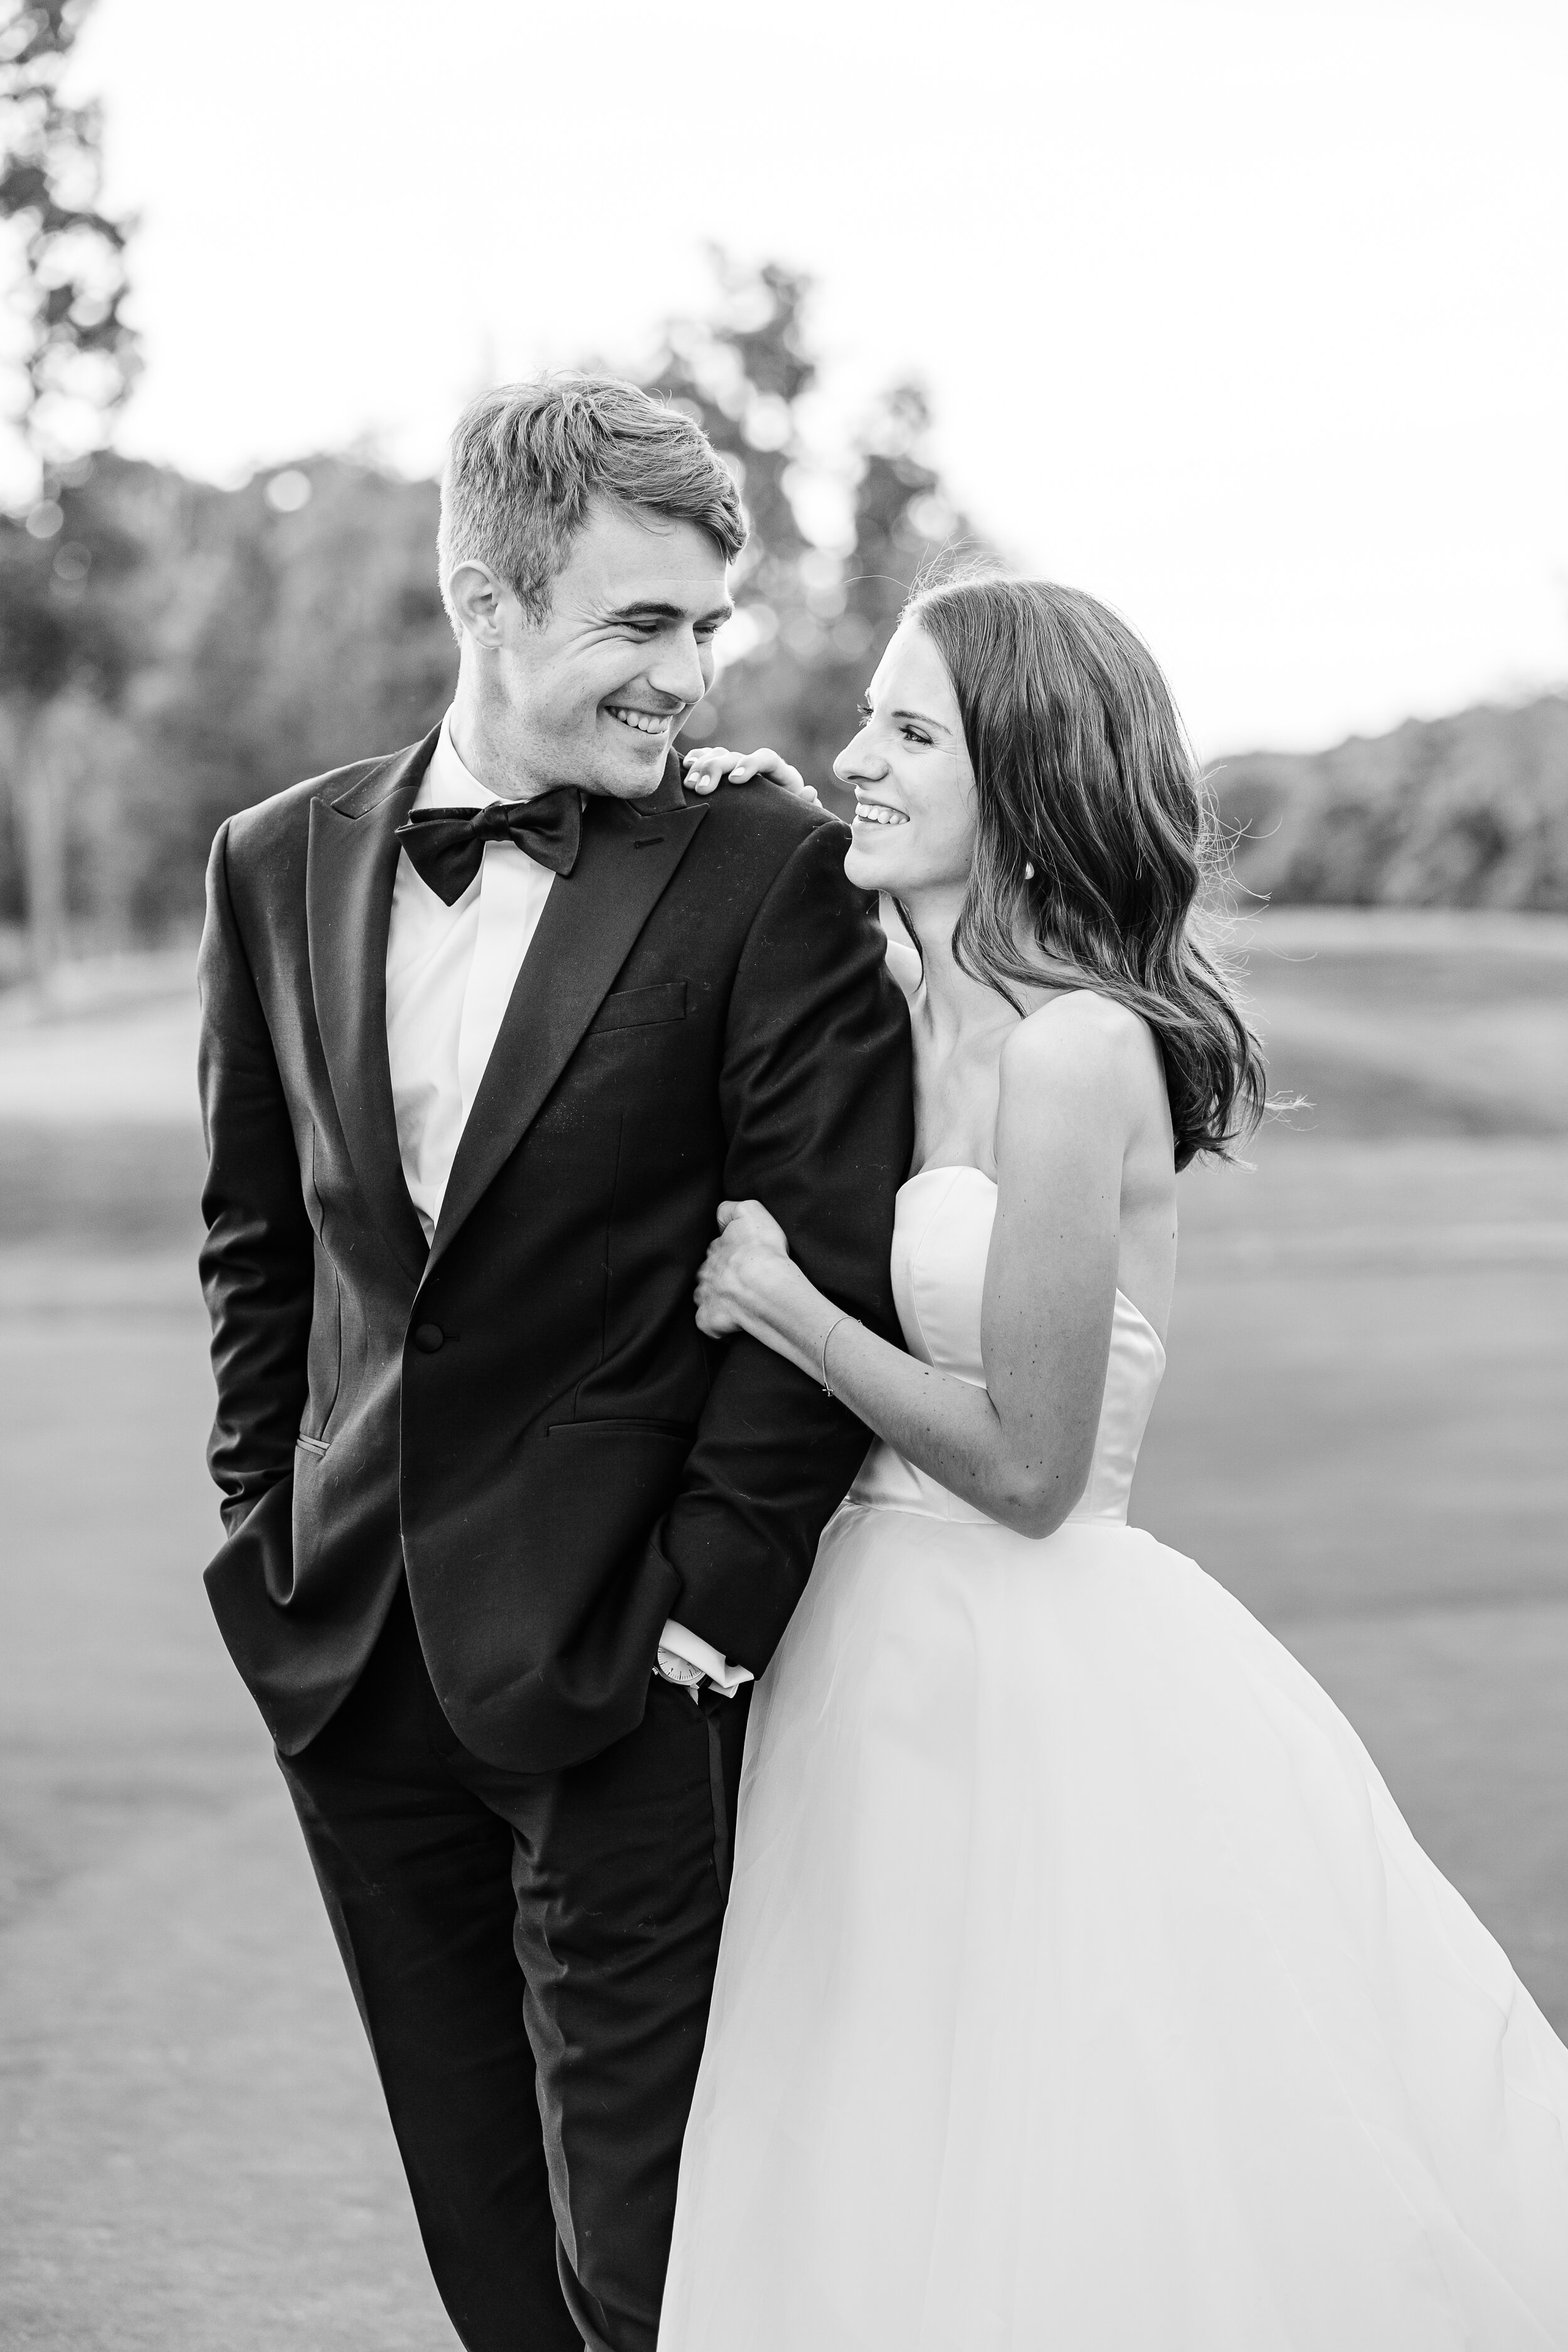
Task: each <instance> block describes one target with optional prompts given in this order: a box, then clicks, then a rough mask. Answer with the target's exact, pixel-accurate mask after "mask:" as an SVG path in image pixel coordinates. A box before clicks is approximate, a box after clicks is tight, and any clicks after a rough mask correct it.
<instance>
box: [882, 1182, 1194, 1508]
mask: <svg viewBox="0 0 1568 2352" xmlns="http://www.w3.org/2000/svg"><path fill="white" fill-rule="evenodd" d="M995 1219H996V1187H995V1185H994V1183H993V1182H992V1181H991V1179H990V1177H989V1176H986V1175H985V1174H984V1173H983V1172H982V1171H981V1170H980V1169H978V1168H970V1167H955V1168H922V1169H921V1171H920V1173H919V1174H918V1175H916V1176H911V1177H910V1179H909V1181H908V1182H907V1183H906V1184H904V1185H903V1186H902V1188H901V1189H900V1193H899V1200H898V1208H897V1212H896V1213H895V1216H894V1220H893V1268H892V1271H893V1297H894V1298H895V1300H896V1301H897V1303H898V1309H899V1321H900V1324H901V1325H902V1327H903V1333H904V1344H905V1346H906V1347H907V1348H908V1349H909V1351H910V1355H911V1356H918V1357H919V1358H920V1360H921V1362H922V1363H927V1364H932V1365H934V1366H935V1367H936V1369H937V1370H939V1371H943V1372H952V1374H953V1375H954V1376H955V1377H956V1378H957V1379H959V1380H961V1381H971V1382H973V1385H974V1386H975V1387H976V1388H984V1385H985V1367H984V1361H983V1360H982V1357H981V1349H980V1318H981V1309H982V1307H983V1304H984V1289H985V1261H986V1257H987V1255H989V1252H990V1248H991V1228H992V1226H993V1225H994V1223H995ZM1164 1370H1165V1350H1164V1349H1163V1347H1162V1345H1161V1343H1160V1338H1159V1334H1158V1333H1157V1332H1156V1331H1155V1329H1154V1328H1153V1326H1152V1324H1151V1323H1149V1322H1147V1321H1146V1320H1145V1318H1143V1317H1142V1315H1141V1314H1140V1313H1139V1312H1138V1309H1137V1308H1136V1307H1134V1306H1133V1304H1132V1301H1131V1299H1130V1298H1128V1297H1125V1296H1124V1295H1123V1293H1122V1292H1121V1291H1120V1290H1119V1291H1118V1292H1117V1294H1116V1309H1115V1316H1114V1319H1113V1321H1112V1324H1111V1329H1110V1362H1109V1363H1108V1364H1107V1366H1106V1371H1105V1395H1104V1399H1103V1402H1101V1405H1100V1427H1099V1429H1098V1431H1097V1432H1096V1433H1095V1441H1094V1458H1093V1461H1092V1463H1091V1465H1090V1467H1089V1482H1088V1484H1087V1486H1085V1488H1084V1490H1083V1494H1082V1496H1080V1497H1079V1501H1078V1503H1077V1504H1076V1505H1075V1506H1074V1507H1073V1509H1072V1510H1071V1511H1070V1512H1069V1513H1068V1525H1071V1524H1073V1523H1075V1522H1079V1521H1083V1520H1096V1521H1100V1523H1102V1524H1103V1523H1110V1525H1112V1526H1118V1527H1120V1526H1121V1525H1124V1524H1125V1521H1126V1518H1127V1504H1128V1498H1129V1496H1131V1491H1132V1473H1133V1471H1134V1470H1135V1469H1136V1467H1137V1465H1138V1448H1139V1446H1140V1445H1141V1444H1142V1439H1143V1432H1144V1430H1145V1428H1146V1427H1147V1426H1148V1421H1149V1415H1150V1413H1151V1412H1152V1409H1153V1404H1154V1398H1155V1394H1156V1392H1157V1391H1158V1389H1159V1386H1160V1381H1161V1378H1162V1376H1163V1372H1164ZM849 1500H850V1501H851V1502H852V1503H868V1504H879V1505H880V1506H881V1507H883V1508H884V1509H889V1510H898V1511H920V1512H922V1513H924V1514H925V1515H926V1516H927V1517H932V1518H942V1519H961V1520H970V1521H978V1522H980V1523H981V1524H983V1525H984V1524H987V1522H986V1516H985V1513H984V1511H981V1510H978V1509H976V1507H974V1505H973V1503H966V1502H963V1500H961V1498H960V1497H959V1496H956V1495H953V1494H950V1493H949V1491H948V1489H947V1488H946V1487H945V1486H938V1484H937V1482H936V1480H935V1479H934V1478H931V1477H930V1476H928V1475H927V1474H926V1473H925V1472H924V1471H923V1470H917V1469H916V1468H915V1466H914V1465H913V1463H912V1462H907V1461H906V1460H905V1459H904V1457H903V1455H902V1454H899V1453H896V1452H895V1451H894V1449H893V1447H892V1446H890V1445H887V1444H881V1443H880V1442H879V1443H878V1444H875V1445H873V1446H872V1448H871V1451H870V1452H869V1454H868V1455H867V1456H866V1460H865V1463H864V1465H863V1466H862V1468H861V1471H860V1475H859V1476H858V1478H857V1480H856V1482H855V1485H854V1486H853V1488H852V1489H851V1491H850V1496H849Z"/></svg>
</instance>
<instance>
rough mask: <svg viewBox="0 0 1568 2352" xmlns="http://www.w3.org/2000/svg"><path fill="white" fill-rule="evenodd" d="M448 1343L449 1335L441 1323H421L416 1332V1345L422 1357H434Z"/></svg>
mask: <svg viewBox="0 0 1568 2352" xmlns="http://www.w3.org/2000/svg"><path fill="white" fill-rule="evenodd" d="M446 1343H447V1334H446V1333H445V1331H443V1330H442V1328H441V1326H440V1325H439V1323H421V1324H420V1325H419V1326H418V1328H416V1331H415V1334H414V1344H415V1346H416V1348H417V1349H418V1350H419V1352H420V1354H421V1355H422V1356H433V1355H434V1354H435V1353H436V1351H437V1349H438V1348H443V1347H445V1345H446Z"/></svg>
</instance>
